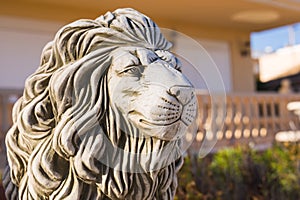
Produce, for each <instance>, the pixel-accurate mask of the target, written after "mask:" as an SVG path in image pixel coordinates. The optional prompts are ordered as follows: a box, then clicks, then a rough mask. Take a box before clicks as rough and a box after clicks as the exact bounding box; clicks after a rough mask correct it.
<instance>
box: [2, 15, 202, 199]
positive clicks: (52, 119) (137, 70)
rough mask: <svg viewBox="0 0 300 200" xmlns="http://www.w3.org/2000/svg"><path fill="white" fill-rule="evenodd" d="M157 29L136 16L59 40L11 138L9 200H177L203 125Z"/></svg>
mask: <svg viewBox="0 0 300 200" xmlns="http://www.w3.org/2000/svg"><path fill="white" fill-rule="evenodd" d="M170 47H171V44H170V43H169V42H168V41H167V40H166V39H165V38H164V37H163V35H162V33H161V32H160V30H159V29H158V27H157V25H156V24H155V23H154V22H153V21H152V20H151V19H149V18H148V17H146V16H145V15H143V14H141V13H139V12H137V11H135V10H133V9H118V10H116V11H114V12H108V13H106V14H105V15H103V16H100V17H99V18H97V19H96V20H79V21H75V22H73V23H71V24H68V25H66V26H65V27H63V28H62V29H60V30H59V31H58V33H57V34H56V36H55V38H54V40H53V41H51V42H50V43H48V44H47V45H46V46H45V48H44V49H43V52H42V56H41V63H40V66H39V68H38V69H37V70H36V72H35V73H34V74H32V75H31V76H30V77H29V78H28V79H27V80H26V85H25V89H24V93H23V96H22V97H21V98H20V99H19V100H18V101H17V102H16V104H15V106H14V109H13V126H12V127H11V129H10V130H9V131H8V133H7V136H6V146H7V156H8V163H9V167H8V168H7V170H6V172H5V174H4V178H3V184H4V187H5V188H6V196H7V198H8V199H58V200H60V199H71V200H74V199H134V200H136V199H151V200H152V199H164V200H165V199H173V197H174V195H175V191H176V187H177V177H176V173H177V172H178V170H179V169H180V167H181V165H182V162H183V159H182V151H181V145H182V142H183V136H184V134H185V132H186V130H187V128H188V127H189V126H190V125H191V124H192V123H193V121H194V120H195V118H196V115H197V100H196V96H195V92H194V89H193V86H192V85H191V83H190V82H189V81H188V80H187V79H186V78H185V76H184V75H183V74H182V73H181V72H180V62H179V60H178V59H177V58H176V57H175V56H174V55H173V54H172V53H170V51H169V49H170Z"/></svg>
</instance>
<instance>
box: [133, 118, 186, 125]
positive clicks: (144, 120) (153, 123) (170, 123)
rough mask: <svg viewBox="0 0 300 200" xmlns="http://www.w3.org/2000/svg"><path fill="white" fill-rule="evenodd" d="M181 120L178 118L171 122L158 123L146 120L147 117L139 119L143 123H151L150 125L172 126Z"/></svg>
mask: <svg viewBox="0 0 300 200" xmlns="http://www.w3.org/2000/svg"><path fill="white" fill-rule="evenodd" d="M178 121H180V119H177V120H175V121H172V122H169V123H157V122H151V121H149V120H146V119H144V118H143V119H139V122H140V123H142V124H146V125H149V126H170V125H172V124H174V123H176V122H178Z"/></svg>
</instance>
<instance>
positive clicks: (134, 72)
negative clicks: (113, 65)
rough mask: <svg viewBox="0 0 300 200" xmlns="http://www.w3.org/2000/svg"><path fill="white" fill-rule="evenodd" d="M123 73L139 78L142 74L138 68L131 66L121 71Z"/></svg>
mask: <svg viewBox="0 0 300 200" xmlns="http://www.w3.org/2000/svg"><path fill="white" fill-rule="evenodd" d="M123 73H126V74H130V75H136V76H139V75H141V74H142V69H141V67H139V66H132V67H130V68H127V69H125V70H124V71H123Z"/></svg>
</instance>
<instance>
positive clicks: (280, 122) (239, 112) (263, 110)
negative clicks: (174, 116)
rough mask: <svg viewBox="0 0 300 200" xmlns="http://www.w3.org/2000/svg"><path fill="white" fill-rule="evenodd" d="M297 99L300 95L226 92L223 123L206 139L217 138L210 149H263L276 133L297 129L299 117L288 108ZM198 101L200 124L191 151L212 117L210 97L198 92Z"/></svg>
mask: <svg viewBox="0 0 300 200" xmlns="http://www.w3.org/2000/svg"><path fill="white" fill-rule="evenodd" d="M299 100H300V94H285V95H282V94H277V93H252V94H227V95H226V104H224V105H226V114H225V117H224V123H223V124H222V127H221V128H219V129H218V130H217V131H216V132H215V134H214V136H213V137H212V136H211V138H208V139H210V140H213V139H216V140H217V143H216V145H215V146H214V149H213V150H214V151H216V150H218V149H220V148H224V147H228V146H237V145H250V146H251V147H254V148H256V149H265V148H268V147H269V146H270V145H272V143H273V142H274V140H275V134H276V133H277V132H279V131H288V130H299V129H300V123H299V119H298V117H297V116H296V115H295V114H294V113H293V112H291V111H289V110H288V109H287V104H288V103H289V102H293V101H299ZM198 103H199V116H198V117H199V120H200V123H199V129H198V133H197V135H196V139H195V141H194V143H193V145H192V148H191V149H192V152H195V151H197V149H199V148H200V146H201V143H202V141H203V138H204V137H205V136H206V133H207V129H206V127H209V125H210V124H211V122H212V121H213V120H214V119H212V118H211V115H212V114H211V108H212V105H211V97H210V96H209V95H208V94H199V95H198ZM215 106H216V105H215ZM217 107H218V105H217Z"/></svg>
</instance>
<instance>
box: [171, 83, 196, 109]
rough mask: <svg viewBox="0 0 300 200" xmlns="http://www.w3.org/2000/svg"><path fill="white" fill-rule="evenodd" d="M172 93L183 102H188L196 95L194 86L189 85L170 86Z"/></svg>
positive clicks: (183, 103)
mask: <svg viewBox="0 0 300 200" xmlns="http://www.w3.org/2000/svg"><path fill="white" fill-rule="evenodd" d="M170 94H171V95H172V96H174V97H176V99H177V100H178V101H179V102H180V103H181V104H182V105H185V104H187V103H188V102H189V101H190V100H191V99H192V97H193V96H194V88H192V87H187V86H173V87H171V88H170Z"/></svg>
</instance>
